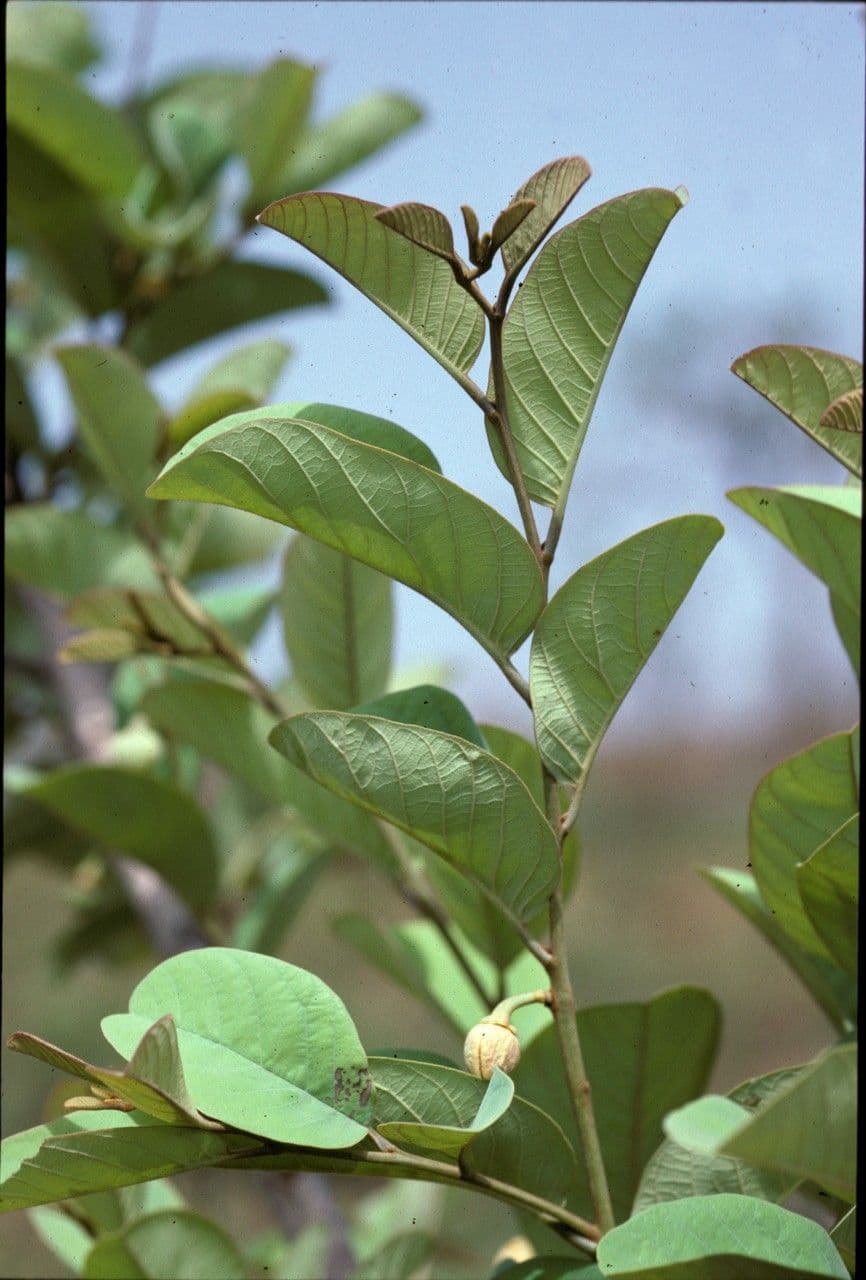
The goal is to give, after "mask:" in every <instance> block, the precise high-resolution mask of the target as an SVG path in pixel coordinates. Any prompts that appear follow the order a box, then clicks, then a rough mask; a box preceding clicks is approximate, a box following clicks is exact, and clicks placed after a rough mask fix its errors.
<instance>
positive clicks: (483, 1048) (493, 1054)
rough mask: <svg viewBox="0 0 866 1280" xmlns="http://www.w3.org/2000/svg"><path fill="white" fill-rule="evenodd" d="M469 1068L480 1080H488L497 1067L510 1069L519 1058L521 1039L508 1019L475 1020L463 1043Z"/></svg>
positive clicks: (464, 1056)
mask: <svg viewBox="0 0 866 1280" xmlns="http://www.w3.org/2000/svg"><path fill="white" fill-rule="evenodd" d="M463 1058H464V1061H465V1063H466V1066H467V1068H468V1069H469V1070H470V1071H471V1072H472V1074H473V1075H474V1076H478V1077H479V1079H481V1080H489V1079H490V1077H491V1076H492V1075H493V1072H494V1070H495V1068H496V1067H499V1069H500V1070H501V1071H504V1072H506V1074H507V1073H510V1072H511V1071H513V1070H514V1068H515V1067H516V1066H517V1064H518V1062H519V1061H520V1041H519V1040H518V1039H517V1032H516V1031H515V1030H514V1027H512V1026H511V1024H510V1023H508V1022H488V1021H487V1020H486V1019H484V1020H482V1021H481V1022H478V1023H476V1025H475V1026H474V1027H473V1028H472V1029H471V1031H470V1032H469V1034H468V1035H467V1037H466V1042H465V1044H464V1045H463Z"/></svg>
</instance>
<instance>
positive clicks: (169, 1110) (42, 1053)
mask: <svg viewBox="0 0 866 1280" xmlns="http://www.w3.org/2000/svg"><path fill="white" fill-rule="evenodd" d="M8 1048H10V1049H14V1050H15V1051H16V1052H18V1053H25V1054H29V1056H30V1057H32V1058H39V1059H40V1060H41V1061H42V1062H47V1063H48V1065H49V1066H50V1067H55V1068H56V1069H58V1070H60V1071H66V1072H67V1073H68V1074H69V1075H74V1076H78V1077H79V1078H80V1079H82V1080H87V1081H89V1083H90V1084H96V1085H102V1086H104V1087H105V1088H107V1089H109V1090H110V1091H111V1093H112V1094H113V1095H114V1096H115V1097H117V1098H121V1099H123V1101H124V1102H126V1103H128V1104H129V1107H130V1108H133V1109H135V1110H137V1111H143V1112H144V1114H145V1115H148V1116H152V1117H153V1119H155V1120H161V1121H163V1122H164V1123H165V1124H179V1125H187V1126H190V1125H191V1126H192V1127H193V1128H199V1129H221V1128H222V1125H219V1124H216V1123H215V1122H214V1121H212V1120H208V1119H206V1117H205V1116H203V1115H202V1114H201V1112H200V1111H198V1110H197V1108H196V1107H195V1105H194V1104H193V1102H192V1100H191V1098H190V1097H189V1094H188V1093H187V1088H186V1081H185V1080H184V1075H183V1067H182V1065H181V1061H180V1055H179V1052H178V1046H177V1035H176V1032H175V1027H174V1021H173V1019H172V1018H171V1016H170V1015H167V1016H166V1017H164V1018H160V1019H159V1020H158V1021H156V1022H154V1024H153V1026H152V1027H148V1029H147V1030H146V1031H145V1033H144V1035H143V1036H142V1038H141V1041H140V1043H139V1044H138V1046H137V1048H136V1050H135V1052H134V1053H133V1055H132V1057H131V1058H130V1060H129V1062H128V1063H127V1064H126V1066H125V1067H124V1069H123V1070H122V1071H118V1070H117V1069H116V1068H109V1067H94V1066H92V1065H91V1064H90V1063H89V1062H85V1061H84V1059H83V1058H77V1057H76V1056H75V1054H72V1053H68V1052H67V1050H65V1049H59V1048H58V1047H57V1045H53V1044H49V1043H48V1041H47V1040H42V1039H40V1038H39V1036H32V1035H29V1034H28V1033H27V1032H26V1031H16V1032H15V1034H14V1035H13V1036H11V1037H10V1039H9V1041H8ZM94 1103H95V1099H94ZM109 1109H110V1108H109Z"/></svg>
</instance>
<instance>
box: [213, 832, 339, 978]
mask: <svg viewBox="0 0 866 1280" xmlns="http://www.w3.org/2000/svg"><path fill="white" fill-rule="evenodd" d="M329 863H330V859H329V858H328V857H327V856H325V855H324V854H319V855H315V854H314V855H310V854H307V853H305V852H301V851H300V850H299V849H298V848H297V847H296V846H295V845H294V844H293V843H292V842H291V841H290V840H288V839H286V840H284V841H282V842H275V844H274V845H272V846H271V848H270V850H269V856H268V857H267V859H266V865H265V867H264V869H263V872H262V875H261V877H260V882H259V883H258V884H257V886H256V887H255V889H254V891H253V893H252V895H250V896H251V901H250V902H249V905H248V906H247V907H246V909H245V910H244V912H243V914H242V915H240V916H239V917H238V918H237V920H236V921H235V925H234V928H233V929H232V935H231V944H232V946H234V947H239V948H240V949H241V950H243V951H263V952H267V953H270V954H273V953H274V952H276V951H277V949H278V947H279V945H280V943H281V942H282V940H283V937H284V935H285V933H286V931H287V930H288V929H289V927H290V925H291V924H292V922H293V921H294V919H295V917H296V916H297V915H298V913H299V911H300V910H301V908H302V907H303V905H304V903H305V902H306V900H307V898H308V897H309V895H310V893H311V892H312V890H313V889H314V888H315V886H316V884H317V883H318V880H319V877H320V876H321V874H322V872H323V871H325V869H326V868H327V867H328V865H329Z"/></svg>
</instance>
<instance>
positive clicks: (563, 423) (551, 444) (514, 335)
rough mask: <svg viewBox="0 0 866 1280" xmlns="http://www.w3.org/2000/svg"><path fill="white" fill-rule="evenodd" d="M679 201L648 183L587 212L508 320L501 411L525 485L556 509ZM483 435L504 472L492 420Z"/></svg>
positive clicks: (550, 247)
mask: <svg viewBox="0 0 866 1280" xmlns="http://www.w3.org/2000/svg"><path fill="white" fill-rule="evenodd" d="M520 194H525V195H531V194H532V193H531V192H530V191H528V190H527V191H525V192H521V193H520ZM683 203H684V201H683V199H682V198H681V196H680V195H679V194H678V193H677V192H674V191H661V190H653V189H650V190H646V191H633V192H631V193H630V194H628V195H624V196H618V197H617V198H616V199H615V200H609V201H608V202H607V203H606V204H603V205H600V206H599V207H598V208H597V209H593V210H592V211H591V212H590V213H587V214H585V215H584V216H583V217H582V218H579V219H578V221H577V222H573V223H571V224H570V225H569V226H567V227H565V228H564V229H563V230H562V231H559V232H557V234H556V235H555V236H554V237H553V238H552V239H551V240H549V241H548V242H547V244H546V245H545V246H544V248H543V249H542V250H541V253H540V254H539V255H538V257H537V258H536V260H535V262H534V263H533V264H532V266H531V268H530V269H529V272H528V274H527V276H526V279H525V281H524V282H523V288H522V289H521V290H520V293H519V294H518V295H517V297H516V298H515V300H514V303H513V304H512V306H511V308H510V310H509V312H508V314H507V316H506V317H505V323H504V325H503V329H502V355H503V361H504V365H505V376H504V387H505V409H506V411H507V414H508V421H509V425H510V427H511V434H512V436H513V437H514V445H515V449H516V452H517V457H518V460H519V462H520V466H521V468H522V471H523V474H524V477H525V479H526V487H527V491H528V493H529V496H530V498H532V499H534V500H535V501H536V502H542V503H544V504H545V505H546V506H549V507H555V508H557V509H558V510H560V511H561V510H562V509H563V507H564V505H565V501H566V498H567V496H568V490H569V488H570V485H571V477H572V475H573V473H574V468H575V465H576V463H577V459H578V455H579V453H580V450H581V447H582V445H583V441H584V437H585V436H586V431H587V428H588V426H589V420H590V417H591V415H592V411H593V408H594V407H595V401H596V398H597V396H598V392H599V390H600V387H601V382H602V379H603V377H604V375H605V372H606V371H607V366H608V363H609V362H610V357H611V355H612V353H613V348H614V344H615V343H616V340H617V338H618V337H619V333H620V330H621V328H622V325H623V322H624V321H625V317H626V314H627V312H628V309H629V307H630V306H631V302H632V299H633V298H634V295H635V293H636V292H637V288H638V285H639V284H640V281H641V278H642V276H643V274H644V272H645V270H646V268H647V267H648V266H649V262H650V259H651V258H652V256H653V253H654V252H655V249H656V247H657V245H658V243H659V241H660V240H661V238H662V235H663V234H664V232H665V230H666V229H667V226H668V224H669V223H670V221H671V219H672V218H673V217H674V215H675V214H676V213H678V212H679V210H680V209H681V208H682V205H683ZM541 207H542V209H543V206H541ZM538 212H539V210H536V211H535V212H534V213H532V214H530V216H529V217H528V218H527V219H526V221H525V222H524V223H523V227H522V228H521V230H520V231H519V232H518V233H517V236H516V237H515V239H517V240H518V241H519V240H520V237H521V232H522V231H523V228H529V227H530V225H531V224H534V220H535V217H536V214H537V213H538ZM542 217H543V214H542ZM513 243H514V241H513V240H512V241H509V242H508V244H513ZM488 394H493V388H492V382H491V386H490V388H489V389H488ZM487 434H488V439H489V440H490V446H491V448H492V450H493V455H494V457H495V459H496V461H497V464H498V466H499V468H500V470H501V471H502V472H503V474H504V475H506V476H507V475H508V465H507V463H506V461H505V457H504V454H503V452H502V446H501V444H500V443H499V440H498V437H497V435H496V433H495V431H494V430H493V429H492V428H491V427H490V426H488V433H487Z"/></svg>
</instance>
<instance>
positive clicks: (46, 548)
mask: <svg viewBox="0 0 866 1280" xmlns="http://www.w3.org/2000/svg"><path fill="white" fill-rule="evenodd" d="M5 554H6V574H7V576H8V577H10V578H12V579H13V580H14V581H15V582H21V583H23V584H24V585H25V586H28V587H37V588H38V589H39V590H40V591H45V592H47V594H49V595H52V596H58V597H59V598H60V599H61V600H68V599H69V598H70V597H72V596H77V595H80V594H81V593H82V592H84V591H88V590H90V589H91V588H93V587H107V586H112V585H116V586H124V587H143V588H151V589H153V588H155V587H156V586H158V582H159V580H158V578H157V576H156V573H155V572H154V570H153V568H152V566H151V563H150V558H149V556H148V555H147V553H146V552H145V550H144V548H143V547H142V546H141V545H140V544H139V543H138V542H136V541H135V539H134V538H132V537H131V536H130V535H129V534H127V533H125V532H122V531H121V530H120V529H112V528H110V527H108V526H106V525H102V524H99V523H98V522H97V521H96V520H94V519H93V518H92V517H91V516H89V515H87V513H86V512H84V511H61V510H60V508H59V507H55V506H53V505H52V504H51V503H49V502H32V503H27V504H26V505H25V506H18V507H15V508H14V509H12V510H10V511H7V512H6V553H5Z"/></svg>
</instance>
